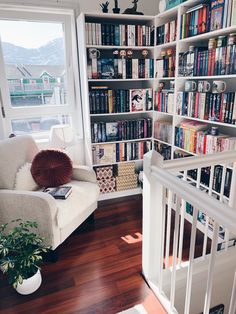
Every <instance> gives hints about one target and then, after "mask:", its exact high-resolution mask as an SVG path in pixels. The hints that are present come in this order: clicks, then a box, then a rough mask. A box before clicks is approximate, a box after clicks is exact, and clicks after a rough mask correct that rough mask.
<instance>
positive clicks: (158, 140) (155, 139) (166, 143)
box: [153, 138, 172, 146]
mask: <svg viewBox="0 0 236 314" xmlns="http://www.w3.org/2000/svg"><path fill="white" fill-rule="evenodd" d="M153 140H154V142H159V143H162V144H164V145H168V146H171V145H172V144H171V143H168V142H165V141H162V140H160V139H159V138H153Z"/></svg>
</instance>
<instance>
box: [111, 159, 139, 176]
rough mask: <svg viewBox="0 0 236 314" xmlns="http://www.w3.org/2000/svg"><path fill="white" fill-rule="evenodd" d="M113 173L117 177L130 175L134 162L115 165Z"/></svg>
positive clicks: (132, 171)
mask: <svg viewBox="0 0 236 314" xmlns="http://www.w3.org/2000/svg"><path fill="white" fill-rule="evenodd" d="M115 168H116V169H115V173H116V175H117V176H118V177H120V176H127V175H130V174H131V175H132V174H134V173H135V162H126V163H125V162H124V163H121V164H118V165H117V166H116V167H115Z"/></svg>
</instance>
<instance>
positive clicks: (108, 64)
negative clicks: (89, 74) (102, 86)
mask: <svg viewBox="0 0 236 314" xmlns="http://www.w3.org/2000/svg"><path fill="white" fill-rule="evenodd" d="M101 75H102V78H103V79H111V78H114V75H115V70H114V63H113V59H112V58H106V59H101Z"/></svg>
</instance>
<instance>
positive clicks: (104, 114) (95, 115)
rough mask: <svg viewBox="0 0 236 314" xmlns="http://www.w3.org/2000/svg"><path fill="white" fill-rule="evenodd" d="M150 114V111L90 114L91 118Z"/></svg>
mask: <svg viewBox="0 0 236 314" xmlns="http://www.w3.org/2000/svg"><path fill="white" fill-rule="evenodd" d="M147 113H149V114H151V113H152V110H149V111H134V112H115V113H98V114H91V115H90V116H91V117H104V116H106V117H107V116H110V117H115V116H130V115H131V116H132V115H140V114H147Z"/></svg>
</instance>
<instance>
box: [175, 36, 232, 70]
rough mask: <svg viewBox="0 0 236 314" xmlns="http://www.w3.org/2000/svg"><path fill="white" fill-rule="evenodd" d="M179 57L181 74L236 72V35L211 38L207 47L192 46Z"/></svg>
mask: <svg viewBox="0 0 236 314" xmlns="http://www.w3.org/2000/svg"><path fill="white" fill-rule="evenodd" d="M190 48H191V49H190V50H189V51H188V52H185V53H181V54H180V58H179V76H212V75H229V74H236V35H235V34H233V35H230V36H229V37H228V38H227V37H226V36H220V37H218V38H217V39H210V40H209V45H208V48H207V47H195V48H194V47H192V46H191V47H190Z"/></svg>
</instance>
